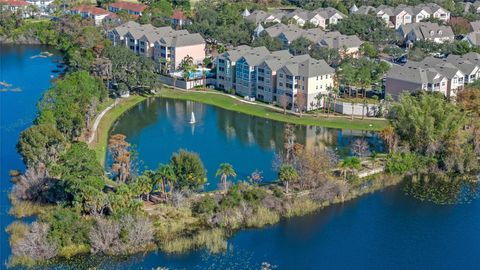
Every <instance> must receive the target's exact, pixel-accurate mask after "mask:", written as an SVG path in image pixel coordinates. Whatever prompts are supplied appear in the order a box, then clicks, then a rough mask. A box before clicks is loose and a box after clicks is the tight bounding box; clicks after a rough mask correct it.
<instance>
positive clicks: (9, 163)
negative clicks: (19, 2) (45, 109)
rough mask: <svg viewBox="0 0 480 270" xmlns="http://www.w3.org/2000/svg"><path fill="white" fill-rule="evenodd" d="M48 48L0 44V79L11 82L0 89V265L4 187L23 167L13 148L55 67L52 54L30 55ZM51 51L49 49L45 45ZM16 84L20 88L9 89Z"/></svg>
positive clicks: (5, 252)
mask: <svg viewBox="0 0 480 270" xmlns="http://www.w3.org/2000/svg"><path fill="white" fill-rule="evenodd" d="M47 49H48V48H45V47H41V46H19V45H15V46H10V45H0V82H5V83H8V84H11V85H12V86H10V87H8V88H7V87H5V86H0V89H5V88H7V89H9V90H7V91H5V92H4V91H3V90H2V92H0V191H1V193H0V228H1V229H0V265H2V266H3V265H4V263H5V262H6V261H7V259H8V256H9V255H10V248H9V245H8V235H7V233H6V232H5V227H6V226H7V225H8V224H10V223H11V222H12V217H11V216H9V215H8V210H9V208H10V202H9V200H8V197H7V195H8V191H9V190H10V188H11V183H10V180H9V171H10V170H13V169H19V170H23V169H24V166H23V163H22V161H21V159H20V156H19V155H18V154H17V151H16V150H15V145H16V144H17V142H18V136H19V134H20V132H21V131H23V130H24V129H26V128H27V127H29V126H30V125H31V122H32V120H33V119H34V118H35V114H36V111H37V109H36V104H37V101H38V100H39V99H40V98H41V96H42V93H43V92H44V91H45V90H46V89H48V87H49V86H50V80H51V77H50V76H51V75H52V76H53V75H54V73H52V70H54V69H58V68H57V67H56V63H53V62H52V60H54V59H56V60H60V57H59V56H58V54H57V53H56V52H55V56H54V57H50V58H34V59H31V58H30V57H31V56H35V55H38V54H39V53H40V52H42V51H46V50H47ZM48 50H49V51H50V52H54V51H53V50H52V49H48ZM15 88H20V90H21V91H20V92H18V90H15V92H13V91H10V90H11V89H15ZM0 267H1V266H0Z"/></svg>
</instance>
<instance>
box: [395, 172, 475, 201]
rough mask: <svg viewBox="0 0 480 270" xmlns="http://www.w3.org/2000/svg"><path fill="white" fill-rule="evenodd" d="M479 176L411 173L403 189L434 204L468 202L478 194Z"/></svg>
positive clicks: (408, 193)
mask: <svg viewBox="0 0 480 270" xmlns="http://www.w3.org/2000/svg"><path fill="white" fill-rule="evenodd" d="M479 178H480V176H473V175H472V176H468V175H456V176H446V175H429V174H422V175H413V176H410V177H407V181H406V184H405V186H404V191H405V193H406V194H407V195H410V196H413V197H414V198H416V199H419V200H421V201H429V202H433V203H435V204H464V203H470V202H472V201H473V200H475V199H477V198H478V197H479V195H480V184H479Z"/></svg>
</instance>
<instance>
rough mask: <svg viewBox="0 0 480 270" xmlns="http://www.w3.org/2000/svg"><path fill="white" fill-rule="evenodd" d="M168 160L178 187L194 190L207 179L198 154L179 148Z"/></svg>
mask: <svg viewBox="0 0 480 270" xmlns="http://www.w3.org/2000/svg"><path fill="white" fill-rule="evenodd" d="M170 162H171V164H172V167H173V171H174V172H175V176H176V179H177V180H176V181H177V183H176V184H177V186H178V187H179V188H189V189H193V190H196V189H198V188H200V187H201V186H202V185H203V184H205V182H206V181H207V178H206V174H205V168H204V167H203V163H202V161H201V160H200V157H199V156H198V154H196V153H192V152H188V151H185V150H180V151H179V152H177V153H174V154H173V155H172V157H171V159H170Z"/></svg>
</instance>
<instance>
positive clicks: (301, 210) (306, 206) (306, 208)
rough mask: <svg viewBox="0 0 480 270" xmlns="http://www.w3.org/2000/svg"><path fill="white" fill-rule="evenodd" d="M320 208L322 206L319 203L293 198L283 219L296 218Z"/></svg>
mask: <svg viewBox="0 0 480 270" xmlns="http://www.w3.org/2000/svg"><path fill="white" fill-rule="evenodd" d="M321 207H322V204H321V203H319V202H315V201H312V200H310V199H306V198H294V199H292V202H291V204H290V206H289V207H288V208H287V209H286V212H285V217H287V218H290V217H296V216H303V215H306V214H309V213H311V212H313V211H316V210H318V209H320V208H321Z"/></svg>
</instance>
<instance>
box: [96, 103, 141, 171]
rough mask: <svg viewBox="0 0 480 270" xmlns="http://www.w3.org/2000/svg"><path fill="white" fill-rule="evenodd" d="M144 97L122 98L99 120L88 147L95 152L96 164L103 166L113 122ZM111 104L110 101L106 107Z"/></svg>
mask: <svg viewBox="0 0 480 270" xmlns="http://www.w3.org/2000/svg"><path fill="white" fill-rule="evenodd" d="M146 98H148V97H146V96H139V95H132V96H130V97H128V98H122V99H120V101H119V102H118V104H116V105H115V107H113V108H112V109H111V110H109V111H108V112H107V113H106V114H105V115H104V116H103V117H102V119H101V120H100V123H99V125H98V127H97V131H96V134H95V135H94V136H95V138H94V140H93V141H92V143H91V144H90V147H91V148H92V149H94V150H95V153H96V156H97V160H98V162H99V163H100V164H101V165H102V166H103V165H104V164H105V156H106V153H107V143H108V135H109V133H110V129H111V128H112V127H113V125H114V124H115V122H116V121H117V120H118V119H119V118H120V117H121V116H122V115H123V114H124V113H125V112H127V111H128V110H129V109H131V108H133V107H135V105H137V104H139V103H140V102H142V101H144V100H145V99H146ZM110 104H113V101H111V102H110V103H109V104H108V105H110Z"/></svg>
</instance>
